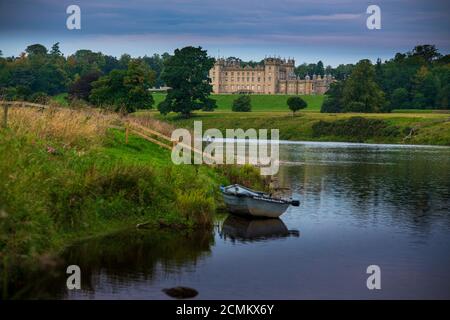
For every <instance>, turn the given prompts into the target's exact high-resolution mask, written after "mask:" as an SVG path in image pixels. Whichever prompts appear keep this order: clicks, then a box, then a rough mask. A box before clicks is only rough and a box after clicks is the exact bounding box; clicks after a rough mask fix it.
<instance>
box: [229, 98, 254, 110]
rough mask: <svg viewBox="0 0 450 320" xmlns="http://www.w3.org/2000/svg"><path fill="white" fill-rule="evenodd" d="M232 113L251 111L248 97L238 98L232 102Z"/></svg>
mask: <svg viewBox="0 0 450 320" xmlns="http://www.w3.org/2000/svg"><path fill="white" fill-rule="evenodd" d="M231 110H232V111H236V112H250V111H251V110H252V104H251V98H250V96H249V95H243V96H239V97H238V98H236V99H235V100H234V101H233V106H232V108H231Z"/></svg>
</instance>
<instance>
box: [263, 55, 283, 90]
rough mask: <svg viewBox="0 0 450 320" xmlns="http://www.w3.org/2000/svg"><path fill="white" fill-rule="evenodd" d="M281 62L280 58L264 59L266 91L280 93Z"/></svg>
mask: <svg viewBox="0 0 450 320" xmlns="http://www.w3.org/2000/svg"><path fill="white" fill-rule="evenodd" d="M280 64H281V60H280V59H278V58H267V59H264V74H265V79H264V82H265V88H264V93H267V94H274V93H278V73H279V71H280Z"/></svg>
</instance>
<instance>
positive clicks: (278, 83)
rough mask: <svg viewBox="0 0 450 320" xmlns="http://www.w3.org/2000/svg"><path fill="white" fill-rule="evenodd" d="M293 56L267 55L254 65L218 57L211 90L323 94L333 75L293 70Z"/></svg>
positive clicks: (213, 69)
mask: <svg viewBox="0 0 450 320" xmlns="http://www.w3.org/2000/svg"><path fill="white" fill-rule="evenodd" d="M294 69H295V61H294V60H293V59H288V60H286V59H280V58H266V59H264V60H263V61H262V63H260V64H258V65H256V66H250V65H246V66H245V67H242V66H241V61H240V60H238V59H227V60H225V59H222V58H221V59H218V60H216V63H215V64H214V67H213V68H212V69H211V70H210V71H209V77H210V78H211V81H212V83H211V84H212V86H213V92H214V93H258V94H324V93H325V92H326V91H327V90H328V88H329V87H330V83H332V82H333V81H335V80H334V78H333V77H332V76H331V75H324V76H323V77H321V76H320V75H318V76H317V75H313V76H312V77H310V76H309V75H307V76H306V77H305V78H304V79H300V78H299V77H297V76H296V75H295V73H294Z"/></svg>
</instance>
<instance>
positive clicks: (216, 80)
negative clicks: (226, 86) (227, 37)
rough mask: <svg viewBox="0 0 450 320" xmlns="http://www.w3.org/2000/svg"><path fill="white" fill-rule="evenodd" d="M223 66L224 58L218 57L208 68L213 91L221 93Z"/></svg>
mask: <svg viewBox="0 0 450 320" xmlns="http://www.w3.org/2000/svg"><path fill="white" fill-rule="evenodd" d="M224 66H225V60H224V59H218V60H217V61H216V62H215V63H214V67H213V68H212V69H211V70H209V77H210V79H211V85H212V86H213V92H214V93H221V83H222V80H223V79H222V78H223V75H222V69H223V67H224Z"/></svg>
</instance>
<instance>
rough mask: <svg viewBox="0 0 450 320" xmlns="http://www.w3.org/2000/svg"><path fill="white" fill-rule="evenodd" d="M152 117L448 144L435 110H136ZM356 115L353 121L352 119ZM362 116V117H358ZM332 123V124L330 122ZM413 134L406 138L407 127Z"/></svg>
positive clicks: (304, 134)
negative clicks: (181, 113) (184, 114)
mask: <svg viewBox="0 0 450 320" xmlns="http://www.w3.org/2000/svg"><path fill="white" fill-rule="evenodd" d="M139 114H140V116H141V117H145V116H150V117H151V116H155V117H157V118H158V119H162V120H165V121H167V122H169V123H171V124H173V125H175V126H177V127H185V128H192V127H193V121H195V120H201V121H202V122H203V128H204V130H205V129H207V128H218V129H221V130H223V132H224V130H225V129H227V128H243V129H249V128H255V129H259V128H266V129H271V128H273V129H279V130H280V138H281V139H284V140H297V141H300V140H303V141H347V142H368V143H408V144H433V145H450V121H449V118H450V116H449V115H448V114H443V113H442V114H439V113H390V114H373V113H368V114H358V113H346V114H329V113H319V112H301V113H299V114H297V115H296V116H295V117H292V115H291V114H290V113H287V112H250V113H241V112H217V111H215V112H199V113H196V114H195V116H194V117H192V118H190V119H182V118H180V117H178V116H177V115H173V114H171V115H169V116H166V117H163V116H161V115H159V114H152V113H139ZM355 118H356V120H355ZM360 118H363V119H365V120H360V121H358V119H360ZM330 124H332V125H330ZM413 128H414V130H413V134H412V135H411V136H410V137H409V138H406V137H407V136H408V135H409V134H410V132H411V129H413Z"/></svg>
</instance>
